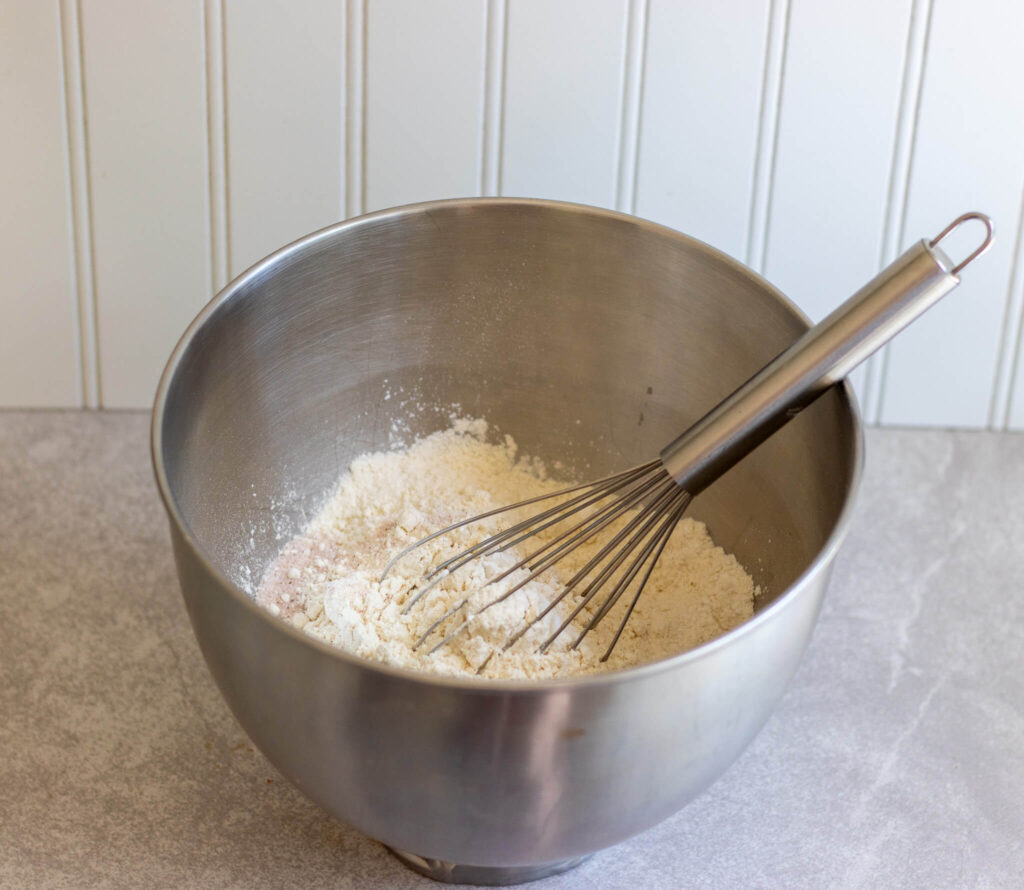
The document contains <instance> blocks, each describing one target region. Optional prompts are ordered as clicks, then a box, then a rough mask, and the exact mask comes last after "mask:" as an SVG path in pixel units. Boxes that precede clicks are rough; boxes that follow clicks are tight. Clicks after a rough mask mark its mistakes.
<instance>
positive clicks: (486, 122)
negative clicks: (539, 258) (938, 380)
mask: <svg viewBox="0 0 1024 890" xmlns="http://www.w3.org/2000/svg"><path fill="white" fill-rule="evenodd" d="M506 2H507V0H487V12H486V15H485V19H484V21H485V24H484V77H483V81H484V83H483V92H482V101H483V112H482V114H481V115H480V120H481V128H480V194H481V195H486V196H491V197H493V196H495V195H497V194H499V190H500V183H501V176H500V168H501V137H502V126H501V125H502V118H503V104H504V95H505V31H506V29H505V23H506V9H505V7H506Z"/></svg>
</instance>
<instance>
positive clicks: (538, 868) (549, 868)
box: [388, 847, 594, 887]
mask: <svg viewBox="0 0 1024 890" xmlns="http://www.w3.org/2000/svg"><path fill="white" fill-rule="evenodd" d="M388 850H389V851H390V852H391V853H392V855H394V856H396V857H397V858H398V859H400V860H401V861H402V862H403V863H404V864H405V865H407V866H408V867H409V868H411V869H412V870H413V871H416V872H419V873H420V874H421V875H426V876H427V877H428V878H433V880H435V881H440V882H441V883H443V884H483V885H486V886H490V887H501V886H506V885H508V884H525V883H526V882H527V881H537V880H540V879H541V878H547V877H550V876H551V875H557V874H561V873H562V872H563V871H568V870H569V869H570V868H575V867H576V866H577V865H579V864H580V863H581V862H585V861H586V860H587V859H589V858H590V857H591V856H593V855H594V854H593V853H587V855H586V856H576V857H574V858H572V859H561V860H559V861H558V862H542V863H541V864H540V865H510V866H494V865H458V864H457V863H455V862H445V861H444V860H443V859H430V858H429V857H427V856H417V855H416V854H415V853H406V852H404V851H403V850H396V849H395V848H394V847H388Z"/></svg>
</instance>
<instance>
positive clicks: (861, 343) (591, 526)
mask: <svg viewBox="0 0 1024 890" xmlns="http://www.w3.org/2000/svg"><path fill="white" fill-rule="evenodd" d="M972 219H975V220H979V221H980V222H981V223H982V224H983V225H984V226H985V239H984V241H983V242H982V243H981V245H980V246H979V247H978V248H977V249H976V250H974V252H973V253H971V254H970V255H969V256H968V257H967V258H966V259H965V260H963V261H962V262H960V263H959V264H957V265H954V264H953V263H952V261H951V260H950V259H949V258H948V257H947V256H946V254H945V253H944V252H943V251H942V250H941V249H939V248H938V246H937V245H938V244H939V242H940V241H942V240H943V239H944V238H945V237H946V236H947V235H948V234H949V233H950V232H952V231H953V230H954V229H956V228H957V227H958V226H960V225H962V224H963V223H965V222H966V221H968V220H972ZM992 237H993V228H992V222H991V220H990V219H989V218H988V217H987V216H985V215H984V214H982V213H965V214H964V215H963V216H960V217H958V218H957V219H955V220H954V221H953V222H951V223H950V224H949V225H948V226H947V227H946V228H945V229H943V230H942V231H941V232H940V233H939V234H938V235H937V236H936V237H935V238H933V239H931V240H930V241H929V240H922V241H920V242H918V243H917V244H915V245H914V246H913V247H911V248H910V249H909V250H907V251H906V253H904V254H903V255H902V256H900V257H899V258H898V259H896V260H895V261H894V262H893V263H892V264H891V265H889V266H887V267H886V268H885V269H883V270H882V272H880V273H879V274H878V275H877V276H876V277H875V278H874V279H872V280H871V281H870V282H868V284H866V285H865V286H864V287H863V288H861V289H860V290H859V291H857V293H855V294H854V295H853V296H852V297H851V298H850V299H849V300H847V301H846V302H845V303H843V304H842V305H841V306H839V308H837V309H836V310H835V311H834V312H832V313H831V314H830V315H829V316H827V317H826V318H825V319H823V320H822V321H821V322H819V323H818V324H817V325H815V326H814V327H813V328H811V329H810V330H809V331H807V333H805V334H804V335H803V336H801V337H800V338H799V339H798V340H797V341H796V342H795V343H794V344H793V345H792V346H790V347H789V348H788V349H786V350H785V351H784V352H782V353H781V354H780V355H779V356H777V357H776V358H775V359H774V360H772V361H771V362H770V363H769V364H767V365H766V366H765V367H764V368H762V369H761V370H760V371H758V372H757V373H756V374H755V375H754V376H753V377H751V378H750V379H749V380H748V381H747V382H746V383H744V384H743V385H742V386H740V387H739V388H738V389H737V390H735V392H733V393H732V395H730V396H728V397H727V398H726V399H724V400H723V401H722V402H720V403H719V404H718V405H717V406H715V407H714V408H712V409H711V411H709V412H708V413H707V414H706V415H704V417H702V418H701V419H700V420H698V421H697V422H696V423H695V424H693V426H691V427H690V428H689V429H687V430H686V431H685V432H684V433H682V435H680V436H679V437H678V438H676V439H675V440H674V441H672V442H671V443H669V445H667V446H666V447H665V448H664V449H663V450H662V451H661V454H660V455H659V456H658V458H656V459H655V460H651V461H648V462H647V463H644V464H641V465H640V466H637V467H633V468H631V469H628V470H624V471H622V472H620V473H615V474H613V475H611V476H606V477H605V478H603V479H598V480H597V481H595V482H588V483H584V484H581V485H574V486H571V487H569V488H564V489H561V490H559V491H556V492H553V493H551V494H546V495H541V496H539V497H534V498H530V499H528V500H525V501H519V502H518V503H515V504H509V505H508V506H504V507H499V508H497V509H495V510H490V511H488V512H486V513H481V514H479V515H477V516H471V517H470V518H468V519H464V520H462V521H461V522H457V523H454V524H453V525H450V526H447V527H446V528H442V529H440V530H438V531H436V532H434V533H433V534H430V535H428V536H427V537H425V538H422V539H421V540H419V541H417V542H415V543H414V544H412V545H410V546H409V547H406V548H405V549H404V550H402V551H401V552H399V553H398V554H396V555H395V557H394V558H393V559H392V560H391V562H389V563H388V565H387V566H386V567H385V568H384V572H383V574H382V575H381V580H383V579H384V578H385V577H386V576H387V574H388V572H390V571H391V569H392V568H393V567H394V565H395V564H396V563H398V562H399V561H400V560H401V559H402V558H403V557H405V556H406V555H408V554H409V553H411V552H412V551H413V550H415V549H416V548H417V547H420V546H421V545H423V544H425V543H427V542H428V541H432V540H434V539H435V538H438V537H441V536H442V535H446V534H448V533H449V532H452V531H454V530H456V529H459V528H462V527H463V526H466V525H470V524H471V523H475V522H479V521H480V520H483V519H487V518H489V517H492V516H496V515H498V514H501V513H505V512H508V511H513V510H519V509H521V508H523V507H527V506H529V505H531V504H537V503H541V502H543V501H549V500H556V501H557V503H556V504H555V505H554V506H552V507H548V508H547V509H544V510H541V511H540V512H539V513H537V514H536V515H533V516H531V517H529V518H528V519H525V520H523V521H521V522H516V523H514V524H513V525H511V526H509V527H508V528H506V529H504V530H502V531H500V532H498V533H496V534H493V535H490V536H489V537H486V538H484V539H483V540H481V541H480V542H478V543H477V544H474V545H473V546H471V547H469V548H467V549H465V550H463V551H462V552H460V553H457V554H456V555H454V556H452V557H450V558H448V559H446V560H444V561H443V562H441V563H439V564H438V565H435V566H433V567H432V568H431V569H430V570H429V571H428V572H427V573H426V574H425V575H424V576H423V577H422V578H421V579H420V581H419V582H418V586H414V588H413V590H412V591H410V595H409V597H408V599H407V601H406V603H405V606H404V607H403V613H404V612H408V611H409V610H410V609H412V608H413V607H414V606H415V605H416V604H417V603H418V602H419V601H420V600H421V599H422V598H423V597H424V596H425V595H426V594H427V593H428V592H429V591H430V590H432V589H433V588H434V587H435V586H436V585H437V584H439V583H440V582H441V580H442V579H443V578H444V577H446V576H447V575H448V574H450V573H452V572H456V571H458V570H459V569H460V568H462V567H463V566H465V565H466V564H467V563H469V562H471V561H472V560H475V559H478V558H480V557H482V556H484V555H486V554H490V553H494V552H496V551H502V550H508V549H511V548H513V547H515V546H517V545H519V544H521V543H523V542H525V541H527V540H529V539H531V538H534V537H535V536H536V535H538V534H539V533H541V532H545V531H548V530H549V529H550V530H552V532H553V537H551V538H550V539H549V540H547V541H546V542H545V543H543V544H541V545H540V546H537V547H536V548H535V549H533V550H531V552H529V553H528V554H527V555H526V556H524V557H523V558H522V559H520V560H519V561H518V562H516V563H515V565H513V566H511V567H510V568H508V569H507V570H505V571H504V572H502V573H500V574H498V575H496V576H495V577H493V578H491V579H490V580H488V581H487V582H486V584H485V585H483V586H484V587H487V586H490V585H493V584H497V583H499V582H501V581H503V580H504V579H505V578H507V577H509V576H510V575H512V574H513V573H514V572H516V571H519V570H520V569H523V568H524V567H525V568H526V569H527V572H528V573H527V575H526V576H525V577H524V578H522V579H520V580H518V581H517V582H516V583H515V584H514V585H513V586H511V587H510V588H509V589H508V590H506V591H504V592H503V593H501V595H500V596H496V597H494V598H493V599H492V600H490V601H489V602H487V603H486V604H485V605H483V606H482V607H481V608H479V609H477V610H476V611H475V612H473V613H472V614H466V615H465V616H464V617H463V620H462V621H461V622H459V623H458V624H457V625H456V626H455V627H454V629H452V630H451V631H450V632H449V633H447V635H445V636H444V637H443V638H442V639H440V640H439V641H438V642H436V643H435V644H434V645H433V647H432V648H431V649H430V652H434V651H436V650H437V649H440V648H441V647H442V646H444V645H446V644H447V643H448V642H450V641H451V640H452V639H454V638H455V637H456V636H458V635H459V634H460V633H462V632H464V631H465V630H466V628H467V627H468V626H469V625H470V623H471V622H472V621H473V619H474V618H476V617H477V616H478V615H480V614H482V613H483V612H485V611H487V610H488V609H490V608H492V607H494V606H496V605H497V604H498V603H500V602H503V601H505V600H507V599H508V598H509V597H511V596H512V595H513V594H514V593H516V591H518V590H520V589H521V588H522V587H524V586H525V585H526V584H528V583H530V582H531V581H532V580H534V579H535V578H537V577H538V576H540V575H541V574H543V573H545V572H547V571H548V570H549V569H550V568H551V567H552V566H554V565H556V564H557V563H558V562H560V561H561V560H562V559H563V558H564V557H565V556H566V555H567V554H568V553H570V552H571V551H572V550H574V549H575V548H577V547H579V546H580V545H581V544H583V543H584V542H586V541H588V540H590V539H592V538H593V537H594V536H595V535H598V534H600V533H601V532H602V531H603V530H605V529H606V528H608V526H610V525H611V524H612V523H614V522H616V521H620V520H623V519H626V518H627V517H628V519H626V521H625V524H624V525H622V527H621V528H620V529H618V530H617V531H616V532H615V534H614V535H612V536H611V538H610V539H609V540H608V541H607V542H605V543H604V544H603V545H602V546H601V547H600V549H599V550H598V551H597V552H596V553H595V554H594V556H593V557H592V558H591V559H589V560H588V561H587V562H586V564H585V565H584V566H583V567H582V568H580V569H579V570H578V571H577V572H576V573H575V574H574V575H573V576H572V577H571V578H570V579H569V580H568V581H566V582H565V583H564V584H563V585H562V587H561V590H560V591H559V592H558V595H557V596H556V597H555V598H554V599H552V600H551V602H549V603H548V605H547V606H546V607H545V608H544V609H543V610H542V611H541V612H540V613H539V614H538V615H536V616H535V617H534V618H533V619H531V620H529V621H526V622H525V623H524V624H523V626H522V627H521V628H520V629H518V630H517V631H516V632H515V633H514V634H513V635H512V636H511V637H510V638H509V639H508V641H507V642H506V643H505V646H504V648H505V649H508V648H510V647H511V646H512V645H514V644H515V643H516V642H517V641H518V640H519V639H521V638H522V637H523V635H524V634H526V633H527V632H528V631H529V630H530V628H531V627H532V626H533V625H534V624H536V622H537V621H540V620H541V619H542V618H544V617H545V616H546V615H547V614H548V613H549V612H551V611H552V610H553V609H554V608H556V607H557V606H558V604H559V603H561V602H562V601H563V600H564V599H565V598H566V597H567V596H568V595H569V594H570V593H572V592H573V591H576V590H579V600H578V602H577V603H576V604H575V606H574V607H573V609H572V610H571V612H570V613H569V615H568V617H566V618H565V620H564V621H563V622H562V623H561V625H560V626H559V627H558V629H557V630H555V631H554V633H552V634H550V636H548V637H547V639H545V640H544V642H543V643H541V644H540V646H539V648H538V651H539V652H544V651H545V650H547V648H548V647H549V646H550V645H551V644H552V643H553V642H554V641H555V640H556V639H557V638H558V637H559V636H560V635H561V634H562V633H563V632H564V631H565V629H566V628H567V627H568V626H569V625H570V624H571V623H572V622H573V621H574V620H576V618H577V617H578V616H579V614H580V613H581V612H582V611H583V610H584V609H585V608H587V606H588V605H590V604H591V603H592V602H594V600H595V598H596V597H597V596H598V595H599V594H600V593H601V592H602V591H604V593H605V596H604V599H603V600H602V601H601V602H600V604H599V605H597V607H596V609H595V610H594V611H593V614H592V615H591V616H590V618H589V620H588V621H587V622H586V624H585V625H584V626H583V628H582V629H581V630H580V631H579V632H578V634H577V636H576V638H575V640H574V641H573V643H572V644H571V646H570V648H573V649H574V648H576V647H577V646H578V645H579V644H580V642H581V641H582V640H583V638H584V637H585V636H586V635H587V634H588V633H589V632H590V631H591V630H593V629H594V628H595V627H596V626H597V625H598V624H599V623H600V622H601V621H602V620H603V619H604V617H605V616H606V615H607V614H608V613H609V612H610V611H611V610H612V609H613V608H614V607H615V605H616V604H617V603H618V602H619V600H620V599H621V598H622V596H623V595H624V594H625V593H626V591H627V590H629V589H630V588H632V596H631V599H630V600H629V604H628V606H627V607H626V610H625V613H624V615H623V617H622V619H621V621H620V623H619V627H618V630H617V631H616V633H615V636H614V638H613V639H612V641H611V643H610V644H609V646H608V648H607V650H606V651H605V653H604V655H603V656H602V658H601V660H602V661H606V660H607V659H608V657H609V656H610V655H611V653H612V651H613V650H614V648H615V645H616V643H618V641H619V638H620V637H621V636H622V632H623V630H624V629H625V627H626V624H627V623H628V621H629V618H630V616H631V615H632V613H633V610H634V608H635V607H636V604H637V601H638V600H639V599H640V595H641V594H642V593H643V590H644V587H645V586H646V584H647V581H648V579H649V578H650V576H651V572H652V571H653V569H654V566H655V564H656V563H657V561H658V558H659V557H660V556H661V553H662V551H663V550H664V549H665V545H666V544H667V543H668V540H669V538H670V537H671V535H672V531H673V530H674V529H675V527H676V524H677V523H678V522H679V520H680V518H681V517H682V515H683V512H684V511H685V510H686V508H687V506H688V505H689V503H690V501H691V500H692V499H693V497H694V496H695V495H697V494H698V493H700V492H701V491H702V490H703V489H704V488H706V487H707V486H708V485H710V484H711V483H712V482H713V481H714V480H715V479H717V478H718V477H719V476H721V475H722V474H723V473H724V472H725V471H726V470H728V469H729V468H730V467H732V466H733V465H734V464H735V463H736V462H737V461H739V460H740V459H741V458H742V457H744V456H745V455H747V454H749V453H750V452H751V451H752V450H753V449H754V448H756V447H757V446H758V445H759V444H761V442H763V441H764V440H765V439H767V438H768V437H769V436H771V435H772V434H773V433H774V432H775V431H776V430H778V429H779V428H780V427H782V426H783V425H784V424H786V423H787V422H788V421H790V420H791V419H792V418H794V417H795V416H796V415H797V414H799V413H800V412H801V411H802V410H803V409H804V408H806V407H807V406H808V405H809V404H811V403H812V402H813V401H814V400H815V399H817V398H818V397H819V396H820V395H822V394H823V393H824V392H825V391H826V390H828V389H829V388H830V387H831V386H833V385H834V384H836V383H838V382H840V381H841V380H842V379H843V378H844V377H846V375H847V374H849V373H850V371H852V370H853V369H854V368H855V367H856V366H857V365H859V364H860V363H861V362H863V361H864V360H865V359H866V358H867V357H868V356H870V355H871V354H872V353H873V352H875V350H877V349H878V348H879V347H881V346H882V345H883V344H885V343H886V342H887V341H888V340H890V339H891V338H892V337H893V336H895V335H896V334H897V333H898V332H899V331H901V330H902V329H903V328H904V327H906V326H907V325H908V324H910V322H912V321H913V320H914V319H915V318H917V317H918V316H919V315H921V313H923V312H924V311H925V310H926V309H928V308H929V307H931V306H932V305H934V304H935V303H936V302H937V301H938V300H939V299H940V298H941V297H943V296H945V295H946V294H947V293H949V291H951V290H952V289H953V288H954V287H956V285H957V284H959V283H960V279H959V277H958V275H959V273H960V271H961V270H962V269H963V268H964V267H965V266H966V265H967V264H968V263H970V262H971V261H972V260H974V259H975V258H977V257H978V256H980V255H981V254H982V253H984V252H985V251H986V250H987V249H988V247H989V245H990V244H991V243H992ZM616 573H619V574H618V577H615V576H616ZM613 577H614V578H615V580H614V582H613V583H611V584H609V581H610V580H611V579H612V578H613ZM637 579H639V580H637ZM606 588H607V589H606ZM469 602H470V596H467V597H465V598H464V599H462V600H461V601H460V602H458V603H456V604H455V605H454V606H452V607H451V608H450V609H448V611H446V612H445V614H444V615H442V616H441V617H440V618H439V619H438V620H437V621H435V622H434V623H433V624H432V625H431V626H430V627H429V628H428V629H427V631H426V632H425V633H424V634H423V636H422V637H421V638H420V639H419V640H418V641H417V643H416V644H415V646H416V647H417V648H418V647H419V646H422V645H424V644H425V643H426V642H427V641H428V640H429V639H430V638H431V637H432V636H434V635H435V633H436V632H437V631H438V630H439V628H441V627H442V625H444V624H445V622H447V621H448V620H449V619H451V618H452V617H453V616H455V615H456V614H458V613H460V612H462V611H463V610H466V608H467V606H468V605H469ZM488 660H489V659H488ZM484 664H485V665H486V662H485V663H484ZM483 666H484V665H481V667H480V670H482V669H483Z"/></svg>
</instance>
